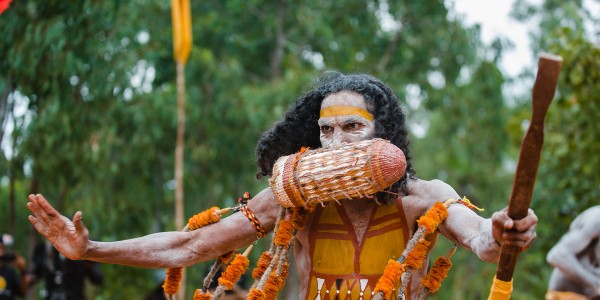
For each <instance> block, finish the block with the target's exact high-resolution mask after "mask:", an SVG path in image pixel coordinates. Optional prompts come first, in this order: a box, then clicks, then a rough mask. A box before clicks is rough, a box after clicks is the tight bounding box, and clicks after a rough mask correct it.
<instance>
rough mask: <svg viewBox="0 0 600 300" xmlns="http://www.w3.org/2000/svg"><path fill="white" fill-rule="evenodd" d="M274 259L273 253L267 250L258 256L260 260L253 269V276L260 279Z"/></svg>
mask: <svg viewBox="0 0 600 300" xmlns="http://www.w3.org/2000/svg"><path fill="white" fill-rule="evenodd" d="M272 259H273V254H271V253H269V252H267V251H265V252H263V253H262V254H261V255H260V257H259V258H258V261H257V262H256V268H255V269H254V270H253V271H252V278H254V279H255V280H257V279H260V278H261V277H262V275H263V274H264V273H265V270H266V269H267V267H268V266H269V263H271V260H272Z"/></svg>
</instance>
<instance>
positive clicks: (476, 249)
mask: <svg viewBox="0 0 600 300" xmlns="http://www.w3.org/2000/svg"><path fill="white" fill-rule="evenodd" d="M467 243H468V244H469V247H470V248H471V250H472V251H473V253H475V254H476V255H477V256H478V257H479V258H480V259H481V260H484V261H487V262H493V263H497V262H498V259H499V258H500V249H501V247H500V244H498V242H497V241H496V240H495V239H494V236H493V234H492V222H491V220H490V219H484V220H482V221H481V223H480V231H479V233H477V234H476V235H474V236H472V237H471V238H469V239H468V240H467Z"/></svg>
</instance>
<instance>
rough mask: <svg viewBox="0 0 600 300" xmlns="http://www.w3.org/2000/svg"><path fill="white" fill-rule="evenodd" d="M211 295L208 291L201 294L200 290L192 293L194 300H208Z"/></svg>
mask: <svg viewBox="0 0 600 300" xmlns="http://www.w3.org/2000/svg"><path fill="white" fill-rule="evenodd" d="M211 297H212V295H211V294H210V292H209V291H206V292H203V291H202V290H200V289H196V291H195V292H194V300H210V298H211Z"/></svg>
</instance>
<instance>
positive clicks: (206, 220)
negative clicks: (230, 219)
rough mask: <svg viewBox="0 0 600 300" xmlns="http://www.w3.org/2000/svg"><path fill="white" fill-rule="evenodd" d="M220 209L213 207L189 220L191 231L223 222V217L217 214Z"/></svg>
mask: <svg viewBox="0 0 600 300" xmlns="http://www.w3.org/2000/svg"><path fill="white" fill-rule="evenodd" d="M218 210H219V208H218V207H216V206H213V207H211V208H209V209H207V210H205V211H203V212H201V213H199V214H196V215H194V216H192V217H191V218H189V220H188V227H189V229H190V230H196V229H198V228H200V227H203V226H206V225H208V224H213V223H216V222H218V221H219V220H221V216H220V215H218V214H217V211H218Z"/></svg>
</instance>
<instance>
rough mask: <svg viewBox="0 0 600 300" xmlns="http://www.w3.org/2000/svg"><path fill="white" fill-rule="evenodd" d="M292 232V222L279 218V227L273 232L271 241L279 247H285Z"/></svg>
mask: <svg viewBox="0 0 600 300" xmlns="http://www.w3.org/2000/svg"><path fill="white" fill-rule="evenodd" d="M293 233H294V227H293V226H292V223H291V222H290V221H288V220H281V221H280V222H279V228H278V230H277V232H276V233H275V237H274V239H273V243H275V245H277V246H279V247H284V248H287V247H288V245H289V244H290V240H291V239H292V235H293Z"/></svg>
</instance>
